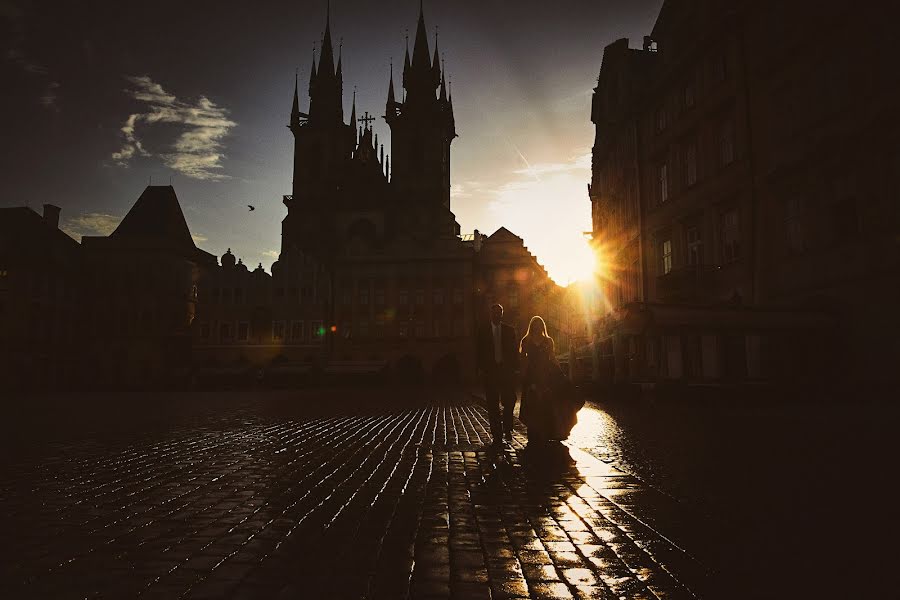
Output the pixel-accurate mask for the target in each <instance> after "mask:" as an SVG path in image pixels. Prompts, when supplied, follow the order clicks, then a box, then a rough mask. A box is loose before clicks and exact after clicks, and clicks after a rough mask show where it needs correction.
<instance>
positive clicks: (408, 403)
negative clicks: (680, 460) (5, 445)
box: [0, 394, 707, 599]
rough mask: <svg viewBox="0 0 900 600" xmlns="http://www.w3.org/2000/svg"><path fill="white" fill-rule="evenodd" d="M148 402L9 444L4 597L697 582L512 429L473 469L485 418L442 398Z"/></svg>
mask: <svg viewBox="0 0 900 600" xmlns="http://www.w3.org/2000/svg"><path fill="white" fill-rule="evenodd" d="M151 400H153V398H151V397H139V396H125V397H123V398H121V399H120V402H133V403H143V402H147V401H151ZM163 402H164V404H163V405H162V406H161V407H160V408H158V409H155V410H153V411H148V410H127V409H126V408H125V407H124V406H123V405H122V404H118V405H114V406H113V405H110V406H108V407H107V409H106V410H103V411H99V412H95V413H93V416H91V417H90V418H86V417H87V416H88V414H90V413H89V411H86V410H85V411H79V410H73V408H72V406H71V405H69V406H68V407H67V408H66V407H59V408H58V409H56V411H54V412H55V413H56V416H60V415H64V416H66V417H67V418H66V419H64V420H63V422H55V423H54V425H55V427H52V428H51V430H50V431H45V435H46V436H47V437H48V438H50V440H51V441H49V442H48V441H46V440H37V439H33V438H31V436H29V435H24V434H22V432H21V431H20V434H19V438H20V439H19V440H18V442H17V443H16V444H11V445H10V447H11V448H12V447H13V446H14V447H15V448H17V451H16V453H15V455H13V456H11V457H10V460H9V462H8V463H7V465H6V467H5V469H4V472H3V477H2V481H0V485H2V500H0V514H2V524H0V527H2V530H3V531H4V537H5V540H6V543H4V544H3V545H2V550H0V552H2V556H3V570H2V596H3V597H8V598H21V597H34V598H55V597H59V598H84V597H104V598H122V597H141V598H157V597H158V598H179V597H185V598H222V597H232V598H273V597H283V598H337V597H340V598H344V597H346V598H351V597H352V598H362V597H370V598H392V599H394V598H448V597H449V598H526V597H531V598H572V597H579V598H609V597H620V596H625V597H629V598H653V597H666V598H681V597H688V598H689V597H691V596H692V594H693V593H700V592H702V590H703V589H704V585H705V584H706V579H707V576H706V573H705V568H704V566H703V565H702V564H700V563H699V562H698V561H696V560H695V559H693V558H691V556H690V555H688V554H687V553H686V552H685V551H684V550H682V549H681V548H680V547H679V546H678V545H677V543H674V542H672V541H670V540H669V539H667V537H666V536H665V535H664V534H662V533H661V532H659V531H657V530H656V529H655V528H654V527H653V525H651V524H650V523H649V522H648V521H646V520H645V519H644V515H645V513H647V514H649V513H650V512H653V513H654V515H662V514H666V513H671V512H672V511H673V510H675V509H677V506H675V505H674V503H673V502H672V501H671V500H670V499H669V498H667V497H666V496H664V495H662V494H658V493H655V492H653V491H652V490H648V489H646V488H645V487H643V486H641V485H640V484H639V482H638V481H637V480H635V479H634V478H632V477H629V476H627V475H625V474H624V473H622V472H620V471H618V470H616V469H615V468H613V467H611V466H609V465H606V464H604V463H603V462H601V461H598V460H596V459H594V458H592V457H590V456H588V455H586V454H583V453H579V452H578V451H575V450H573V451H571V453H570V451H569V450H568V449H567V448H565V447H562V446H560V447H558V448H556V449H552V450H549V451H547V452H544V453H542V454H540V455H532V454H528V453H526V452H524V451H523V447H522V443H523V442H524V441H525V440H524V438H523V437H522V436H521V433H517V436H516V441H515V443H514V444H513V448H511V449H507V450H506V451H505V452H503V453H502V455H501V456H497V455H495V454H492V453H491V452H489V451H488V449H487V447H486V445H487V443H488V442H489V441H490V436H489V434H488V433H487V431H486V428H487V427H488V425H487V419H486V416H487V415H486V412H485V411H484V410H483V409H482V408H480V407H478V406H475V405H473V404H471V403H467V402H465V401H464V399H463V398H462V396H461V395H459V396H457V397H448V398H443V399H433V401H432V402H430V403H429V402H425V401H424V400H423V398H421V397H411V398H407V399H405V401H401V402H397V400H396V399H393V406H392V407H391V408H373V407H372V406H371V405H372V404H374V403H375V400H374V399H373V398H371V397H368V398H367V401H366V402H365V403H362V402H359V403H354V402H353V401H352V399H351V400H350V401H348V399H346V398H340V397H337V396H331V397H322V396H321V394H320V395H319V396H307V397H303V396H299V395H296V394H280V395H273V394H267V395H265V396H264V397H258V398H254V397H253V396H252V395H251V396H247V395H243V396H240V397H229V396H227V395H226V396H224V397H221V396H220V397H203V398H195V399H188V398H187V397H180V398H171V397H170V398H167V399H165V400H164V401H163ZM364 404H366V405H369V406H368V407H366V406H364ZM376 406H377V404H376ZM77 419H81V422H76V420H77ZM123 419H124V420H125V421H127V423H124V425H125V429H124V430H123V429H122V427H121V425H122V424H123V422H122V420H123ZM51 420H53V419H52V418H51V417H50V413H48V418H47V421H48V422H49V421H51ZM39 421H40V420H38V422H39ZM65 422H68V424H69V425H70V427H61V426H60V425H62V424H63V423H65ZM32 423H34V422H32ZM80 428H87V429H88V430H96V431H95V432H93V433H90V434H88V435H82V434H79V435H75V434H74V431H72V429H76V430H77V429H80ZM9 435H10V436H12V437H7V440H8V441H11V440H12V439H14V437H15V434H14V433H13V432H9ZM674 516H675V515H673V517H674ZM672 522H673V523H674V520H672Z"/></svg>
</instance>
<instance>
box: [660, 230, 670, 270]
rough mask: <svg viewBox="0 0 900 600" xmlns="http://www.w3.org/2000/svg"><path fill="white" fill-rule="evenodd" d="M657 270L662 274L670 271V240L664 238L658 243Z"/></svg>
mask: <svg viewBox="0 0 900 600" xmlns="http://www.w3.org/2000/svg"><path fill="white" fill-rule="evenodd" d="M659 271H660V273H661V274H662V275H666V274H668V273H671V272H672V240H671V239H664V240H662V241H660V243H659Z"/></svg>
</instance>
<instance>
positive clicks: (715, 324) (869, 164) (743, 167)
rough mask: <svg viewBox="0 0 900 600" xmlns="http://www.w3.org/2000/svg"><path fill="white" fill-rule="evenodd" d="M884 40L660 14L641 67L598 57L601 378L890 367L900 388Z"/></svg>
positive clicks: (707, 11) (743, 7)
mask: <svg viewBox="0 0 900 600" xmlns="http://www.w3.org/2000/svg"><path fill="white" fill-rule="evenodd" d="M800 4H803V3H800ZM807 8H808V7H807ZM773 11H775V12H774V13H773ZM772 14H778V15H779V18H778V19H775V21H778V23H779V26H778V27H775V28H773V27H772V23H773V19H772V17H771V15H772ZM811 15H814V16H811ZM878 27H879V26H878V15H877V11H876V10H875V9H870V8H865V9H851V8H847V7H842V8H838V7H837V6H835V7H834V8H832V7H828V8H823V7H817V8H816V9H815V10H814V11H809V10H806V9H804V8H801V7H799V6H798V7H787V6H784V5H782V4H777V3H774V2H771V3H770V2H764V3H749V2H746V3H744V2H741V3H728V4H727V5H723V4H721V3H715V2H710V1H702V2H676V1H667V2H665V3H664V5H663V7H662V9H661V11H660V14H659V17H658V19H657V22H656V24H655V26H654V28H653V30H652V32H651V34H650V35H649V36H647V37H645V39H644V44H643V47H642V48H641V49H632V48H629V46H628V40H619V41H617V42H614V43H613V44H611V45H609V46H608V47H607V48H606V50H605V52H604V56H603V63H602V67H601V72H600V77H599V79H598V85H597V88H596V89H595V93H594V101H593V109H592V121H593V123H594V124H595V126H596V142H595V146H594V151H593V174H592V182H591V187H590V196H591V203H592V219H593V236H594V243H595V245H596V247H597V248H598V249H599V251H600V252H601V253H602V255H603V257H604V261H605V263H606V267H607V273H606V276H605V278H603V279H602V281H601V282H600V285H601V286H602V288H603V295H604V297H605V298H606V300H607V303H608V312H607V315H606V316H605V317H604V318H602V319H601V321H600V322H599V323H598V324H597V328H596V329H597V332H598V339H597V341H596V348H595V350H596V353H597V355H598V362H599V364H600V365H601V368H600V370H599V373H595V374H596V375H598V376H599V377H604V378H606V379H607V380H608V381H616V382H646V381H660V380H678V381H688V382H709V381H755V380H768V379H792V378H798V377H813V376H815V375H816V374H817V373H820V372H821V369H823V368H825V369H828V368H829V367H835V368H838V369H841V370H843V371H844V372H846V373H854V374H862V373H863V372H865V371H869V372H870V374H871V371H872V370H873V369H871V368H870V369H866V365H870V366H871V365H873V364H879V360H881V362H880V364H881V369H880V370H881V372H882V373H883V374H887V373H889V370H888V369H885V367H886V364H885V363H884V358H883V357H884V356H885V354H884V351H885V349H888V348H892V349H893V350H892V352H893V356H896V355H897V354H896V350H897V342H896V341H895V340H890V339H887V336H883V335H882V337H881V338H880V339H878V336H879V335H881V334H879V333H878V332H879V331H881V330H880V328H878V327H877V326H876V325H875V323H874V321H877V320H878V319H882V318H884V316H885V315H889V313H890V312H891V311H889V309H888V308H887V306H885V305H884V304H883V303H882V302H881V300H880V298H883V297H884V295H883V293H884V291H885V290H887V289H890V288H891V287H892V286H894V285H895V284H896V273H897V265H898V262H897V247H896V244H893V245H892V244H891V242H890V241H889V238H890V236H889V234H887V233H886V232H887V230H888V229H892V230H896V224H897V212H896V202H893V203H892V202H891V200H890V198H891V194H892V193H894V194H895V192H892V191H891V190H892V187H891V185H892V183H891V178H890V177H887V176H886V175H885V174H886V173H889V172H891V164H892V163H891V161H892V160H893V161H896V160H897V159H896V156H897V155H896V147H897V146H896V139H897V136H896V126H895V125H893V120H892V119H891V118H889V117H888V116H887V113H886V112H885V111H886V110H887V107H888V106H890V105H891V103H892V102H894V101H895V100H896V91H895V89H896V88H897V86H896V75H895V74H894V73H895V70H892V69H891V68H890V66H889V65H888V64H886V60H887V59H885V58H884V57H883V55H882V54H881V52H882V51H886V48H882V46H884V44H885V39H886V38H882V37H880V36H878V35H874V34H872V33H867V34H864V33H863V32H864V31H869V30H870V28H873V29H871V31H878ZM848 35H852V36H853V40H854V42H853V44H845V45H841V44H835V43H834V42H833V41H831V42H830V41H829V40H834V39H840V38H842V37H844V36H848ZM835 65H836V66H837V67H841V69H842V70H840V72H839V73H838V72H834V71H833V70H832V69H833V68H837V67H835ZM863 73H865V74H878V76H876V77H872V76H871V75H867V76H866V77H867V80H866V81H865V82H858V81H855V80H854V77H856V78H859V77H862V75H861V74H863ZM889 80H890V81H892V82H893V83H891V85H887V84H888V83H889ZM836 81H841V83H840V84H837V83H836ZM892 149H893V150H892ZM807 209H808V210H807ZM863 214H865V215H866V218H865V219H863V216H862V215H863ZM864 223H868V227H869V228H868V229H867V230H866V231H865V233H863V230H862V227H864ZM813 240H815V241H813ZM851 273H853V274H854V275H851ZM865 306H870V307H878V309H876V310H875V311H874V312H875V314H878V315H879V316H878V317H871V320H867V319H868V318H867V317H865V316H863V315H864V314H866V313H868V314H872V313H871V312H869V311H867V310H866V309H865V308H864V307H865ZM891 318H894V317H891ZM851 355H852V356H853V358H851ZM879 357H881V358H880V359H879ZM852 363H856V364H852ZM875 370H879V369H875Z"/></svg>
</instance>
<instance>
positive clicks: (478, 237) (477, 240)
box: [472, 229, 481, 252]
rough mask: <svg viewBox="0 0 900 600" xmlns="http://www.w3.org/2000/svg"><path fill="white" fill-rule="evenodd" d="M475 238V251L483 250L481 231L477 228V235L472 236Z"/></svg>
mask: <svg viewBox="0 0 900 600" xmlns="http://www.w3.org/2000/svg"><path fill="white" fill-rule="evenodd" d="M472 239H473V240H474V242H475V243H474V244H473V246H474V247H475V252H481V232H480V231H478V230H477V229H476V230H475V235H474V236H473V238H472Z"/></svg>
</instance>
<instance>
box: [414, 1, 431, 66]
mask: <svg viewBox="0 0 900 600" xmlns="http://www.w3.org/2000/svg"><path fill="white" fill-rule="evenodd" d="M430 65H431V52H430V51H429V50H428V32H427V31H426V30H425V12H424V11H423V9H422V3H421V2H420V3H419V23H418V24H417V25H416V41H415V43H414V44H413V55H412V66H413V67H414V68H422V67H426V68H427V67H429V66H430Z"/></svg>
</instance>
